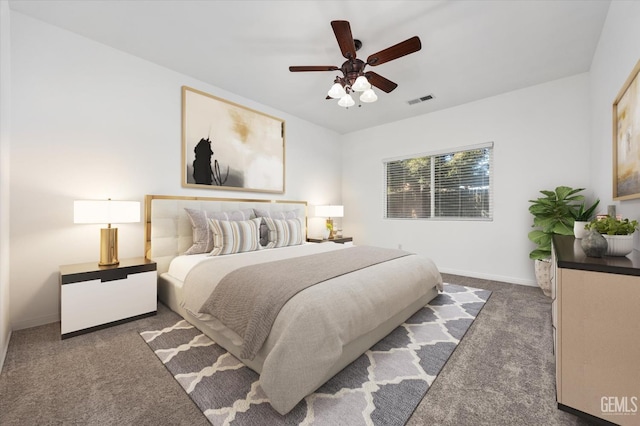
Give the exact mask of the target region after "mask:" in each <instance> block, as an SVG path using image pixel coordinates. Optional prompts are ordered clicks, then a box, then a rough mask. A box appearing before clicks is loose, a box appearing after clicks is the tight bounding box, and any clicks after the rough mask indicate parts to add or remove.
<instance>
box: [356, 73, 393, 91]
mask: <svg viewBox="0 0 640 426" xmlns="http://www.w3.org/2000/svg"><path fill="white" fill-rule="evenodd" d="M364 75H365V77H367V80H369V83H371V85H372V86H376V87H377V88H378V89H380V90H382V91H383V92H387V93H389V92H391V91H392V90H394V89H395V88H396V87H398V85H397V84H396V83H394V82H393V81H391V80H387V79H386V78H384V77H383V76H381V75H380V74H376V73H375V72H373V71H367V72H365V73H364Z"/></svg>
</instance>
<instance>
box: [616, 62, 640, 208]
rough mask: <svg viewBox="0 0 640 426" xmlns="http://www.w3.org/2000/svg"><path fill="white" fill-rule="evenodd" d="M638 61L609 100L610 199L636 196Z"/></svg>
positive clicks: (639, 186)
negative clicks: (611, 173)
mask: <svg viewBox="0 0 640 426" xmlns="http://www.w3.org/2000/svg"><path fill="white" fill-rule="evenodd" d="M638 73H640V61H638V63H637V64H636V66H635V67H634V69H633V71H631V75H629V78H627V81H626V82H625V83H624V85H623V86H622V89H621V90H620V93H618V96H617V97H616V100H615V101H614V102H613V199H614V200H629V199H632V198H640V77H639V76H638Z"/></svg>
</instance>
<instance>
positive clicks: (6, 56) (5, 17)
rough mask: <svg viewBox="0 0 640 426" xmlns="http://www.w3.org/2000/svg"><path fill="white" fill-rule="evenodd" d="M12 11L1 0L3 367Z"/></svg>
mask: <svg viewBox="0 0 640 426" xmlns="http://www.w3.org/2000/svg"><path fill="white" fill-rule="evenodd" d="M10 21H11V20H10V12H9V3H8V2H7V1H5V0H2V1H0V371H1V370H2V365H3V363H4V358H5V355H6V353H7V348H8V346H9V338H10V336H11V320H10V305H9V170H10V168H9V157H10V155H9V154H10V153H9V126H10V120H9V118H10V113H9V111H10V107H11V103H10V99H11V73H10V62H11V55H10V49H11V46H10V43H9V41H10V34H9V28H10Z"/></svg>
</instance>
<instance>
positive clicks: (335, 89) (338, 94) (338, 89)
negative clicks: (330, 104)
mask: <svg viewBox="0 0 640 426" xmlns="http://www.w3.org/2000/svg"><path fill="white" fill-rule="evenodd" d="M346 94H347V92H346V91H345V90H344V87H342V85H341V84H340V83H335V84H334V85H333V86H331V89H329V92H327V95H329V97H330V98H333V99H340V98H342V97H344V96H345V95H346Z"/></svg>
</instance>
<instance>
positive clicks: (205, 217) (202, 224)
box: [184, 207, 256, 255]
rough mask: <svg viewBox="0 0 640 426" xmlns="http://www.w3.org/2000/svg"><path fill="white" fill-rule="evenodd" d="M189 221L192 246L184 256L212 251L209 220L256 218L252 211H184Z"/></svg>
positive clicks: (186, 209)
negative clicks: (191, 231)
mask: <svg viewBox="0 0 640 426" xmlns="http://www.w3.org/2000/svg"><path fill="white" fill-rule="evenodd" d="M184 210H185V211H186V212H187V216H188V217H189V220H190V221H191V227H192V229H193V245H192V246H191V247H189V249H188V250H187V251H186V252H184V254H187V255H189V254H200V253H209V252H211V250H213V234H212V233H211V229H210V228H209V219H216V220H231V221H239V220H249V219H254V218H255V217H256V216H255V214H254V212H253V209H243V210H231V211H227V212H211V211H206V210H196V209H188V208H186V207H185V209H184Z"/></svg>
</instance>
